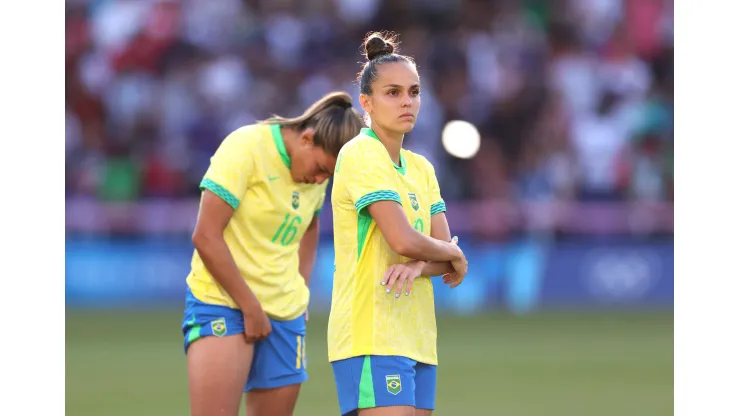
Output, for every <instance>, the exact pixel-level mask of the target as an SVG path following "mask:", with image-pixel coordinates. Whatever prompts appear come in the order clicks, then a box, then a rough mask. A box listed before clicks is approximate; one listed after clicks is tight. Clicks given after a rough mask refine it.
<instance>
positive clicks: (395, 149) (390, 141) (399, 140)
mask: <svg viewBox="0 0 740 416" xmlns="http://www.w3.org/2000/svg"><path fill="white" fill-rule="evenodd" d="M373 131H374V132H375V134H376V135H377V136H378V139H379V140H380V142H381V143H383V146H385V149H386V150H388V155H390V157H391V160H392V161H393V163H395V164H396V166H400V165H401V148H403V133H395V132H391V131H386V130H384V129H383V128H378V129H377V130H375V129H373Z"/></svg>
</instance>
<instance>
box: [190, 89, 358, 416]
mask: <svg viewBox="0 0 740 416" xmlns="http://www.w3.org/2000/svg"><path fill="white" fill-rule="evenodd" d="M351 102H352V101H351V97H350V96H349V95H348V94H346V93H339V92H338V93H332V94H329V95H327V96H326V97H324V98H322V99H321V100H319V101H318V102H316V103H314V104H313V105H312V106H311V107H310V108H308V109H307V110H306V111H305V113H303V115H301V116H300V117H296V118H292V119H287V118H282V117H277V116H276V117H273V118H272V119H269V120H267V121H265V122H263V123H258V124H255V125H250V126H245V127H242V128H239V129H237V130H236V131H234V132H232V133H231V134H230V135H229V136H228V137H226V139H225V140H224V141H223V142H222V143H221V145H220V146H219V148H218V150H217V151H216V153H215V155H214V156H213V158H212V159H211V165H210V167H209V168H208V171H207V172H206V174H205V177H204V178H203V180H202V182H201V185H200V187H201V189H202V190H203V194H202V199H201V203H200V211H199V213H198V219H197V222H196V225H195V231H194V233H193V244H194V245H195V252H194V254H193V259H192V269H191V272H190V274H189V275H188V277H187V284H188V289H187V294H186V309H185V314H184V318H183V324H182V331H183V335H184V337H185V353H186V354H187V361H188V382H189V389H190V406H191V414H192V415H193V416H211V415H227V416H236V415H237V414H238V412H239V406H240V403H241V397H242V392H246V393H247V394H246V407H247V414H249V415H257V416H259V415H275V416H289V415H292V414H293V409H294V407H295V404H296V401H297V399H298V393H299V389H300V386H301V383H303V382H304V381H306V380H307V379H308V377H307V374H306V369H305V365H306V358H305V344H304V337H305V333H306V324H305V319H304V316H305V314H306V310H307V305H308V299H309V290H308V283H309V278H310V276H311V271H312V269H313V265H314V259H315V254H316V246H317V244H318V239H319V217H318V215H317V214H318V213H319V211H320V210H321V206H322V204H323V202H324V198H325V192H326V183H325V181H326V180H327V178H328V177H329V176H330V175H331V174H332V173H333V172H334V166H335V164H336V157H337V154H338V153H339V150H340V149H341V147H342V145H344V144H345V143H346V142H347V141H348V140H349V139H351V138H352V137H355V136H356V135H357V134H358V132H359V131H360V129H361V128H362V119H361V115H360V114H359V113H358V112H357V111H356V110H355V109H353V108H352V104H351Z"/></svg>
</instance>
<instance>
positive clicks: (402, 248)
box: [388, 233, 418, 259]
mask: <svg viewBox="0 0 740 416" xmlns="http://www.w3.org/2000/svg"><path fill="white" fill-rule="evenodd" d="M409 234H410V233H409ZM413 240H414V239H413V236H412V235H401V236H399V238H396V239H394V240H393V241H389V242H388V245H390V246H391V250H393V251H395V252H396V253H398V254H400V255H402V256H403V257H407V258H410V259H413V258H416V257H417V247H418V245H417V244H416V243H415V242H414V241H413Z"/></svg>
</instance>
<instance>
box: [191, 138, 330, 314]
mask: <svg viewBox="0 0 740 416" xmlns="http://www.w3.org/2000/svg"><path fill="white" fill-rule="evenodd" d="M290 163H291V162H290V157H289V156H288V153H287V152H286V150H285V143H284V142H283V137H282V134H281V133H280V127H279V126H277V125H263V124H256V125H250V126H245V127H242V128H240V129H238V130H236V131H234V132H233V133H231V134H230V135H229V136H228V137H226V139H225V140H224V141H223V142H222V143H221V145H220V146H219V148H218V150H217V151H216V153H215V154H214V156H213V157H212V158H211V165H210V167H209V168H208V171H207V172H206V174H205V176H204V178H203V181H202V182H201V185H200V186H201V189H203V190H205V189H207V190H209V191H211V192H213V193H214V194H216V195H218V196H219V197H221V198H222V199H223V200H224V201H226V202H227V203H228V204H229V205H231V207H232V208H234V214H233V216H232V218H231V220H230V221H229V223H228V225H227V226H226V229H225V230H224V239H225V240H226V244H227V245H228V247H229V250H230V251H231V255H232V256H233V258H234V261H235V262H236V265H237V267H238V268H239V272H240V273H241V275H242V277H243V278H244V280H245V281H246V282H247V284H248V285H249V287H250V288H251V289H252V291H253V292H254V293H255V295H256V296H257V298H258V299H259V301H260V303H261V304H262V308H263V309H264V311H265V313H267V315H269V316H270V317H272V318H274V319H279V320H289V319H294V318H296V317H298V316H300V315H301V314H302V313H303V312H304V311H305V310H306V308H307V306H308V299H309V291H308V287H306V283H305V280H304V278H303V277H302V276H301V275H300V273H299V271H298V245H299V242H300V240H301V237H303V234H304V233H305V232H306V228H307V227H308V226H309V224H310V223H311V221H312V220H313V217H314V215H317V214H318V213H319V211H320V210H321V206H322V204H323V202H324V197H325V195H326V183H324V184H322V185H312V184H297V183H295V182H293V180H292V178H291V175H290ZM191 267H192V270H191V272H190V274H189V275H188V278H187V283H188V286H189V287H190V289H191V291H192V292H193V295H194V296H195V297H196V298H197V299H198V300H200V301H201V302H205V303H210V304H214V305H224V306H228V307H232V308H237V307H238V306H237V305H236V303H234V301H233V299H231V297H230V296H229V295H228V293H226V291H225V290H224V289H223V288H222V287H221V286H220V285H219V284H218V282H217V281H216V280H215V279H214V278H213V276H212V275H211V273H210V272H209V271H208V269H207V268H206V267H205V265H204V264H203V260H202V259H201V258H200V256H199V255H198V252H197V250H196V251H195V252H194V254H193V259H192V264H191Z"/></svg>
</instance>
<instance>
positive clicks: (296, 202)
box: [293, 191, 301, 209]
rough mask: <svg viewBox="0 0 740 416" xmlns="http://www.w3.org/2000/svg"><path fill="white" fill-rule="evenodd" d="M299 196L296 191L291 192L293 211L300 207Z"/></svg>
mask: <svg viewBox="0 0 740 416" xmlns="http://www.w3.org/2000/svg"><path fill="white" fill-rule="evenodd" d="M300 198H301V194H300V193H298V191H293V209H298V207H299V206H301V199H300Z"/></svg>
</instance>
